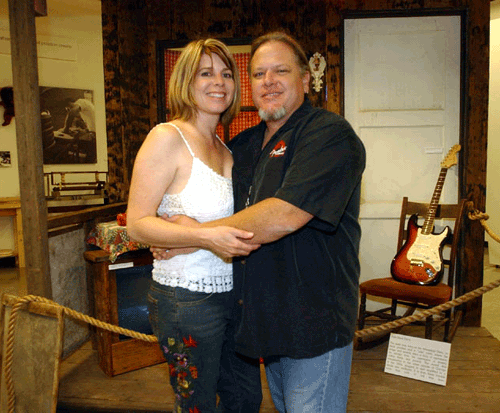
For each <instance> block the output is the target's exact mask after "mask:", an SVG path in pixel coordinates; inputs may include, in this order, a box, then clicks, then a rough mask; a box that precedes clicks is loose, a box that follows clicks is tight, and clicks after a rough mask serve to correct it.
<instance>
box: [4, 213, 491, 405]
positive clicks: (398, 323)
mask: <svg viewBox="0 0 500 413" xmlns="http://www.w3.org/2000/svg"><path fill="white" fill-rule="evenodd" d="M468 217H469V219H470V220H471V221H476V220H478V221H479V222H480V223H481V225H482V226H483V227H484V229H485V230H486V232H487V233H488V234H489V235H490V236H491V237H492V238H493V239H494V240H495V241H497V242H499V243H500V237H498V236H497V235H496V234H495V233H494V232H493V231H491V229H490V228H489V227H488V225H487V224H486V220H487V219H488V218H489V216H488V215H487V214H485V213H482V212H480V211H478V210H473V209H471V210H470V212H469V214H468ZM499 286H500V279H498V280H496V281H493V282H491V283H490V284H488V285H485V286H483V287H480V288H477V289H475V290H473V291H470V292H468V293H466V294H464V295H462V296H461V297H458V298H455V299H453V300H451V301H448V302H446V303H444V304H441V305H438V306H436V307H433V308H431V309H428V310H424V311H421V312H418V313H416V314H413V315H410V316H408V317H404V318H400V319H398V320H395V321H391V322H388V323H385V324H382V325H379V326H375V327H370V328H365V329H363V330H358V331H356V332H355V337H366V336H368V335H371V334H374V333H380V332H383V331H387V330H392V329H394V328H397V327H402V326H404V325H406V324H410V323H413V322H415V321H419V320H423V319H425V318H427V317H430V316H432V315H435V314H438V313H441V312H443V311H446V310H449V309H451V308H453V307H457V306H459V305H461V304H463V303H465V302H467V301H470V300H473V299H475V298H477V297H479V296H481V295H483V294H485V293H487V292H488V291H491V290H493V289H495V288H497V287H499ZM31 302H39V303H44V304H49V305H52V306H54V307H57V308H61V309H62V314H63V315H64V314H66V315H67V316H68V317H71V318H73V319H75V320H80V321H83V322H85V323H87V324H90V325H92V326H95V327H98V328H100V329H103V330H108V331H111V332H113V333H117V334H122V335H125V336H128V337H132V338H136V339H138V340H142V341H147V342H149V343H155V342H158V339H157V337H156V336H154V335H147V334H142V333H138V332H136V331H133V330H128V329H126V328H122V327H119V326H116V325H113V324H109V323H105V322H103V321H100V320H98V319H96V318H93V317H90V316H87V315H85V314H82V313H80V312H78V311H75V310H72V309H70V308H68V307H64V306H61V305H60V304H58V303H56V302H55V301H52V300H49V299H47V298H44V297H39V296H36V295H26V296H24V297H18V298H16V301H15V303H14V304H13V306H12V309H11V312H10V320H9V325H8V332H7V343H6V351H5V383H6V390H7V397H8V402H7V407H8V413H14V407H15V406H14V405H15V392H14V383H13V380H12V363H13V355H14V328H15V323H16V316H17V313H18V311H19V310H20V309H21V308H22V307H23V306H25V305H27V304H29V303H31Z"/></svg>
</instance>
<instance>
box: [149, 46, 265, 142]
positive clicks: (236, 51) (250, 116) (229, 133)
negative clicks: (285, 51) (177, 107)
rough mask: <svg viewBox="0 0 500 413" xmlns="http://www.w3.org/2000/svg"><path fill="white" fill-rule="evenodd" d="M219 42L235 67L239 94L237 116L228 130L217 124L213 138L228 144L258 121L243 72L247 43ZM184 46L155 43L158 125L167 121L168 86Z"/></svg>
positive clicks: (246, 75) (247, 48)
mask: <svg viewBox="0 0 500 413" xmlns="http://www.w3.org/2000/svg"><path fill="white" fill-rule="evenodd" d="M221 41H222V42H224V43H225V44H226V45H227V46H228V48H229V50H230V51H231V54H232V55H233V57H234V60H235V61H236V65H237V66H238V69H239V73H240V81H241V94H242V97H241V110H240V113H239V115H238V116H237V117H236V118H235V119H234V120H233V122H232V123H231V125H229V126H228V127H226V128H223V126H222V125H221V124H219V126H218V128H217V134H218V135H219V136H220V137H221V139H223V140H224V141H225V142H228V141H229V140H231V139H232V138H233V137H234V136H236V135H237V134H238V133H240V132H241V131H243V130H245V129H247V128H249V127H251V126H254V125H256V124H257V123H259V122H260V118H259V115H258V112H257V109H256V108H255V106H254V105H253V101H252V91H251V88H250V79H249V77H248V72H247V66H248V61H249V59H250V39H221ZM188 43H189V40H183V41H169V40H161V41H158V42H157V43H156V56H157V62H156V66H157V85H158V122H168V121H169V120H170V117H169V115H170V110H169V108H168V82H169V80H170V75H171V74H172V70H173V68H174V65H175V62H176V61H177V59H178V57H179V55H180V54H181V52H182V49H183V48H184V46H186V45H187V44H188Z"/></svg>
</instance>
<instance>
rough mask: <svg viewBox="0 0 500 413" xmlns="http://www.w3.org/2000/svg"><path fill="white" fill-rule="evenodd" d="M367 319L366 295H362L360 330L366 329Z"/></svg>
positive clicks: (359, 319)
mask: <svg viewBox="0 0 500 413" xmlns="http://www.w3.org/2000/svg"><path fill="white" fill-rule="evenodd" d="M365 318H366V294H361V300H360V303H359V316H358V330H363V328H364V327H365Z"/></svg>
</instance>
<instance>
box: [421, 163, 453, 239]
mask: <svg viewBox="0 0 500 413" xmlns="http://www.w3.org/2000/svg"><path fill="white" fill-rule="evenodd" d="M447 172H448V168H441V172H440V173H439V178H438V180H437V183H436V187H435V188H434V193H433V194H432V199H431V203H430V204H429V209H428V210H427V215H426V216H425V221H424V224H423V225H422V234H426V235H427V234H431V233H432V229H433V228H434V219H435V218H436V211H437V207H438V205H439V199H440V198H441V192H442V190H443V185H444V180H445V178H446V173H447Z"/></svg>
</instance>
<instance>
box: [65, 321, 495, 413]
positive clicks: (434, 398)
mask: <svg viewBox="0 0 500 413" xmlns="http://www.w3.org/2000/svg"><path fill="white" fill-rule="evenodd" d="M420 331H422V328H419V327H405V328H404V329H403V330H401V331H400V334H411V335H414V336H420ZM386 354H387V343H385V344H381V345H379V346H377V347H375V348H372V349H367V350H363V351H359V350H358V351H355V354H354V361H353V366H352V375H351V384H350V392H349V403H348V412H351V413H355V412H356V413H361V412H363V413H395V412H405V413H417V412H419V413H422V412H427V413H437V412H443V413H444V412H447V413H450V412H453V413H465V412H467V413H469V412H470V413H472V412H474V413H480V412H484V413H500V342H499V341H498V340H497V339H496V338H494V337H493V336H492V335H491V334H490V333H489V332H488V331H487V330H486V329H485V328H479V327H478V328H471V327H460V328H459V329H458V332H457V335H456V336H455V338H454V340H453V343H452V346H451V357H450V364H449V370H448V381H447V385H446V386H439V385H434V384H430V383H426V382H420V381H417V380H412V379H407V378H403V377H399V376H394V375H390V374H387V373H384V371H383V370H384V364H385V357H386ZM264 376H265V375H264ZM166 383H167V371H166V370H165V365H157V366H152V367H147V368H144V369H141V370H137V371H134V372H129V373H125V374H122V375H119V376H115V377H113V378H109V377H107V376H106V375H105V374H104V373H103V372H102V371H101V370H100V368H99V367H98V365H97V354H96V352H95V351H93V350H92V348H91V345H90V343H89V344H86V345H85V346H84V347H83V348H81V349H80V350H78V351H77V352H75V353H74V354H72V355H71V356H70V357H69V358H67V359H66V360H65V361H64V362H63V363H62V367H61V374H60V385H59V403H58V411H60V412H61V413H63V412H64V413H66V412H74V411H79V412H83V411H86V412H90V411H102V412H118V411H123V412H129V413H131V412H170V411H171V410H172V404H173V393H172V390H171V389H170V388H169V386H167V384H166ZM263 389H264V402H263V406H262V408H261V413H271V412H276V410H275V409H274V407H273V404H272V401H271V398H270V395H269V391H268V389H267V384H266V382H265V377H264V381H263Z"/></svg>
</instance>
